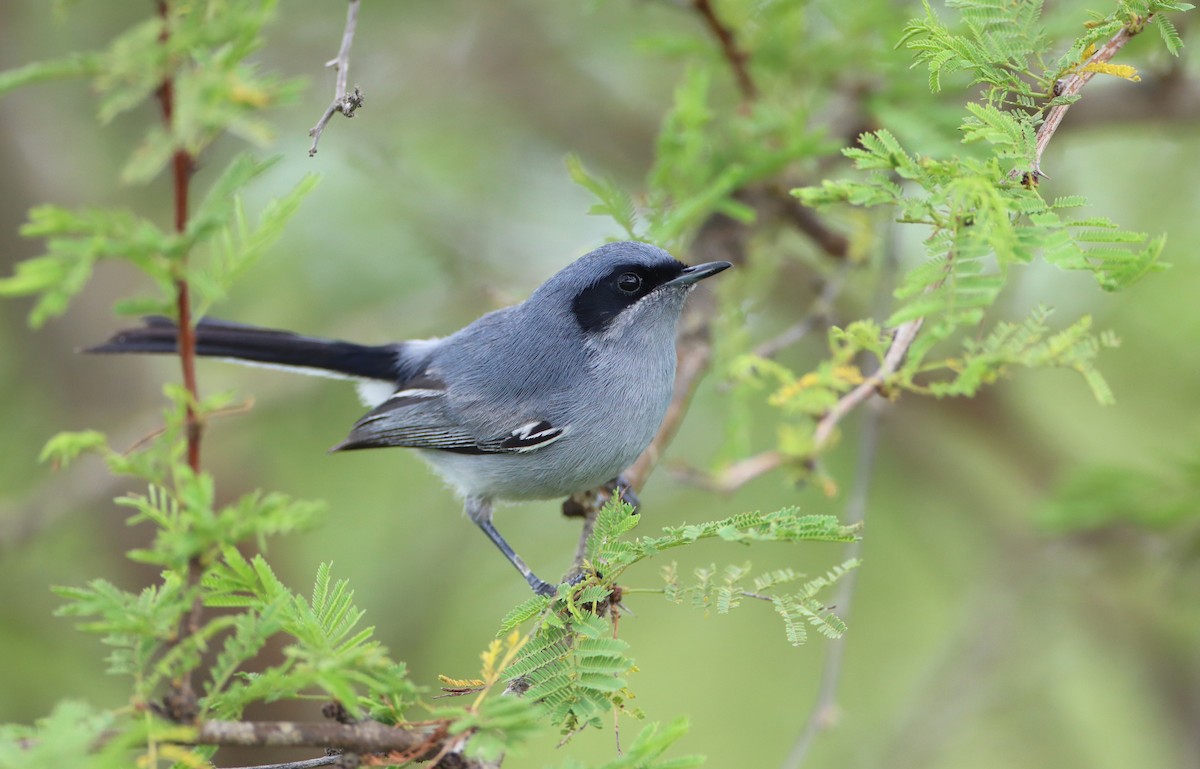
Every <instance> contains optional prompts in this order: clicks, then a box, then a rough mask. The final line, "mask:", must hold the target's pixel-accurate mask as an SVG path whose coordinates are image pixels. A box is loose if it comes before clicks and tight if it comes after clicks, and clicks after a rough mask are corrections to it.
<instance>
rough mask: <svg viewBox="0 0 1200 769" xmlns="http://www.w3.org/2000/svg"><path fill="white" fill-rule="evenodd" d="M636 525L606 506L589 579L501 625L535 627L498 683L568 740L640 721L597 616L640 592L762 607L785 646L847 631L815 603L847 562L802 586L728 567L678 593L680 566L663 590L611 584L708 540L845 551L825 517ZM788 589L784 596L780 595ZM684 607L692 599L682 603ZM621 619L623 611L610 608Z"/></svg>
mask: <svg viewBox="0 0 1200 769" xmlns="http://www.w3.org/2000/svg"><path fill="white" fill-rule="evenodd" d="M639 521H640V516H639V515H638V514H637V513H636V511H635V510H634V508H632V507H631V506H630V505H628V504H627V503H625V502H624V501H622V500H621V499H619V498H612V499H610V500H609V501H608V502H607V503H606V504H605V505H604V506H603V507H602V508H601V510H600V511H599V514H598V516H597V519H596V526H595V529H594V531H593V532H592V535H591V537H590V538H589V539H588V542H587V546H586V551H585V552H586V558H585V564H586V566H587V573H588V574H589V575H590V576H589V578H588V580H586V581H584V582H583V583H581V584H580V585H578V586H571V585H564V586H563V587H562V588H560V590H559V595H558V596H557V597H541V596H535V597H533V598H531V599H529V600H528V601H526V602H524V603H522V604H521V605H519V606H517V607H516V608H514V609H513V610H512V611H510V612H509V613H508V615H506V616H505V618H504V619H503V620H502V621H501V625H500V633H501V634H504V633H508V632H510V631H511V630H513V629H514V628H516V627H518V626H519V625H521V624H523V623H525V622H527V621H529V620H533V619H535V618H536V619H537V623H536V625H535V628H534V630H533V631H532V632H531V634H530V640H529V642H528V643H527V644H525V645H524V646H523V647H522V648H521V650H520V652H519V654H517V655H516V658H515V661H514V662H513V663H512V665H511V666H509V667H507V668H506V670H505V674H506V676H507V678H508V679H509V680H510V687H515V688H516V690H517V691H520V692H522V693H523V697H524V698H525V699H528V700H532V701H534V702H536V703H538V704H539V706H540V707H542V708H543V709H544V711H545V714H546V717H547V718H548V719H549V720H550V721H551V722H552V723H555V724H557V725H559V726H560V727H561V728H562V729H563V731H564V732H565V733H568V734H569V733H573V732H574V731H576V730H578V729H581V728H583V727H585V726H599V725H600V719H601V717H602V716H603V715H604V714H606V713H608V712H610V711H611V712H616V713H626V714H629V715H633V716H634V717H637V718H640V717H642V714H641V713H640V711H638V710H630V709H628V708H627V706H626V705H627V703H628V701H629V700H630V699H631V698H632V694H631V692H630V690H629V688H628V685H627V680H626V676H627V675H628V674H629V673H630V672H631V671H632V670H633V669H634V665H633V660H632V659H630V657H629V656H628V651H629V645H628V643H626V642H625V641H623V640H621V639H619V638H617V637H616V626H615V624H614V621H613V620H612V619H611V616H610V615H605V614H603V613H601V612H603V611H605V610H606V609H605V608H599V609H598V607H609V606H610V605H611V604H612V603H618V604H619V603H620V601H621V600H623V598H624V597H626V596H629V595H632V594H634V593H639V592H658V593H662V594H663V595H664V596H665V597H666V598H667V600H669V601H671V602H674V603H685V602H688V603H691V604H692V605H694V606H698V607H700V608H703V609H705V610H706V611H708V610H710V609H715V610H716V612H717V613H718V614H725V613H728V612H729V611H730V610H731V609H732V608H734V607H736V606H738V605H740V604H741V603H742V601H743V599H745V598H752V599H757V600H761V601H764V602H769V603H771V604H772V606H773V607H774V609H775V611H776V613H778V614H779V615H780V617H781V618H782V619H783V621H784V629H785V633H786V635H787V638H788V641H789V642H790V643H792V644H793V645H797V646H798V645H800V644H802V643H804V641H805V640H806V638H807V629H806V628H807V627H809V626H811V627H813V628H815V629H817V630H818V632H820V633H821V634H823V635H826V636H828V637H831V638H836V637H839V636H840V635H841V634H842V633H843V632H845V629H846V628H845V625H844V623H843V622H842V621H841V620H840V619H839V618H838V617H837V616H835V615H834V614H833V613H832V612H831V611H830V610H829V608H828V607H827V606H825V605H824V604H823V603H822V602H821V601H820V600H819V598H818V595H819V593H820V592H821V591H822V590H823V589H824V588H826V587H828V586H829V585H831V584H832V583H833V582H835V581H837V580H838V579H839V578H841V577H842V576H844V574H845V573H846V572H847V571H849V570H850V569H852V568H854V567H856V566H857V565H858V563H857V561H848V562H846V563H844V564H842V565H840V566H838V567H836V568H834V569H832V570H831V571H829V572H828V573H827V574H825V575H823V576H820V577H817V578H813V579H805V577H804V575H802V574H800V573H799V572H796V571H794V570H791V569H784V570H776V571H772V572H768V573H764V574H761V575H759V576H757V577H755V578H753V579H752V580H748V577H749V575H750V573H751V572H750V566H749V564H745V565H744V566H730V567H727V568H726V569H725V570H724V572H723V573H722V574H723V576H722V578H720V579H714V578H713V576H714V574H715V573H716V570H715V568H712V569H707V570H703V569H702V570H697V578H698V582H697V583H696V584H693V585H686V586H685V585H681V584H680V580H679V579H678V576H677V573H676V571H677V567H676V566H675V565H674V564H673V563H672V564H668V565H666V566H664V567H663V568H662V573H663V577H664V583H665V585H664V586H663V587H660V588H654V589H639V588H633V587H629V586H627V585H625V584H624V583H623V584H622V585H621V586H618V585H617V580H618V578H620V577H622V576H623V575H625V574H626V573H627V571H628V570H629V569H630V568H631V567H633V566H635V565H636V564H639V563H641V562H643V561H645V560H647V559H650V558H654V557H656V556H658V555H659V554H661V553H662V552H664V551H666V550H672V549H675V548H680V547H688V546H692V545H695V544H697V543H700V542H704V541H708V540H719V541H723V542H726V543H731V544H740V545H749V544H752V543H761V542H787V543H796V542H849V541H852V540H853V539H854V536H855V535H854V529H853V528H852V527H846V526H842V525H840V524H839V523H838V522H837V521H836V519H834V518H832V517H830V516H817V515H800V514H799V513H798V511H796V510H795V509H794V508H789V509H785V510H780V511H777V512H773V513H743V514H739V515H734V516H731V517H729V518H726V519H723V520H719V521H710V522H706V523H700V524H687V525H682V526H673V527H667V528H664V529H663V532H662V534H661V535H658V536H642V537H633V538H630V537H629V536H627V535H629V534H630V532H632V531H633V529H634V528H636V526H637V525H638V523H639ZM747 582H749V583H748V584H747ZM783 586H790V588H789V590H788V591H786V592H785V591H784V590H781V588H782V587H783ZM687 599H690V600H687ZM613 611H615V612H616V613H619V611H620V609H619V608H615V609H613Z"/></svg>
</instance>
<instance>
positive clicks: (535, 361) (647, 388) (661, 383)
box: [88, 242, 730, 595]
mask: <svg viewBox="0 0 1200 769" xmlns="http://www.w3.org/2000/svg"><path fill="white" fill-rule="evenodd" d="M729 266H730V264H729V262H709V263H708V264H701V265H697V266H695V267H688V266H687V265H685V264H683V263H681V262H679V261H677V260H675V259H674V258H673V257H672V256H671V255H670V254H668V253H667V252H666V251H663V250H662V249H660V248H656V247H654V246H651V245H648V244H646V243H635V242H621V243H609V244H607V245H605V246H602V247H600V248H598V249H596V250H595V251H592V252H591V253H589V254H587V255H585V256H583V257H581V258H579V259H578V260H576V261H575V262H573V263H572V264H570V265H568V266H567V267H565V268H564V269H562V270H561V271H559V272H558V273H556V274H555V275H554V276H553V277H551V278H550V279H549V280H547V281H546V282H545V283H543V284H542V285H541V286H540V287H538V289H537V290H536V291H534V292H533V294H532V295H531V296H530V297H529V298H528V299H527V300H525V301H524V302H522V303H520V304H517V305H514V306H512V307H506V308H504V309H501V310H496V311H495V312H490V313H488V314H486V315H484V316H483V317H481V318H479V319H478V320H476V321H475V322H473V323H471V324H470V325H469V326H467V327H465V328H463V329H462V330H460V331H458V332H456V333H454V334H451V335H450V336H448V337H445V338H443V339H422V340H411V341H405V342H396V343H394V344H384V345H377V346H373V345H360V344H354V343H351V342H341V341H335V340H330V339H318V338H313V337H307V336H300V335H298V334H293V333H291V332H287V331H275V330H271V329H263V328H256V327H252V326H245V325H240V324H235V323H227V322H224V321H217V320H211V319H204V320H201V321H200V322H199V323H198V324H197V325H196V354H197V355H202V356H207V357H213V358H226V359H229V360H232V361H234V362H238V363H248V364H252V365H264V366H271V367H280V368H285V369H288V370H292V371H299V372H301V373H308V374H316V375H319V376H327V377H334V378H339V379H351V380H356V381H358V382H359V385H360V386H359V393H360V395H361V396H362V397H363V400H364V401H366V402H367V405H369V406H372V407H373V408H372V409H371V411H369V412H367V414H366V415H364V416H363V417H362V418H361V419H359V420H358V422H357V423H355V425H354V427H353V428H352V429H351V431H350V435H349V436H348V437H347V438H346V440H344V441H342V442H341V443H339V444H338V445H337V446H335V447H334V449H333V450H334V451H348V450H351V449H371V448H379V447H383V446H406V447H409V448H414V449H417V451H418V453H419V454H420V455H421V456H422V457H423V458H424V459H425V460H426V461H427V462H429V464H430V465H432V466H433V468H434V470H435V471H437V472H438V473H439V474H440V475H441V476H442V477H443V478H444V479H445V480H446V482H447V483H448V484H449V485H450V486H451V487H453V488H454V489H456V490H457V491H458V492H459V494H460V495H462V497H463V498H464V500H465V506H466V512H467V515H468V516H469V517H470V518H471V520H472V521H474V522H475V524H476V525H478V526H479V528H480V529H482V530H483V532H484V533H485V534H487V536H488V538H489V539H491V540H492V542H493V543H495V545H496V547H498V548H500V551H501V552H503V553H504V555H505V557H507V558H508V560H509V562H511V563H512V565H513V566H515V567H516V568H517V570H518V571H520V572H521V575H522V576H523V577H524V578H525V580H526V581H527V582H528V583H529V586H530V587H532V588H533V590H534V591H535V592H537V593H539V594H541V595H553V594H554V593H555V590H556V588H555V587H554V586H553V585H551V584H549V583H547V582H544V581H542V580H540V579H538V577H537V576H536V575H535V574H534V573H533V572H532V571H531V570H530V569H529V567H528V566H526V565H525V562H524V561H522V560H521V559H520V557H518V556H517V554H516V553H515V552H513V549H512V548H511V547H510V546H509V545H508V543H507V542H505V541H504V538H503V537H501V536H500V532H498V531H497V530H496V527H495V526H494V525H493V524H492V507H493V502H494V501H495V500H527V499H551V498H555V497H565V496H568V495H571V494H575V493H578V492H582V491H587V490H589V489H592V488H596V487H598V486H601V485H603V484H605V483H606V482H611V481H613V480H614V479H616V478H617V476H619V475H620V473H621V472H622V471H624V470H625V469H626V468H627V467H628V466H629V465H630V464H632V462H633V461H634V459H636V458H637V456H638V455H639V454H640V453H641V452H642V451H643V450H644V449H645V448H646V447H647V446H648V445H649V444H650V441H651V439H653V437H654V435H655V433H656V432H657V430H658V427H659V424H660V423H661V422H662V419H663V415H664V414H665V413H666V409H667V405H668V403H669V402H670V400H671V393H672V389H673V387H674V382H675V327H676V324H677V322H678V320H679V315H680V312H681V311H682V309H683V303H684V300H685V299H686V298H687V295H688V294H689V293H690V292H691V290H692V288H694V287H695V285H696V283H697V282H698V281H700V280H703V279H704V278H707V277H710V276H712V275H716V274H717V273H718V272H721V271H722V270H724V269H726V268H727V267H729ZM176 338H177V329H176V327H175V325H174V324H173V323H172V322H171V321H170V320H167V319H165V318H147V319H146V321H145V326H143V327H141V328H136V329H130V330H127V331H121V332H119V333H117V334H116V335H114V336H113V337H112V338H111V339H110V340H109V341H108V342H105V343H104V344H102V345H99V346H97V347H93V348H91V349H90V350H88V352H93V353H174V352H175V351H176V344H177V342H176Z"/></svg>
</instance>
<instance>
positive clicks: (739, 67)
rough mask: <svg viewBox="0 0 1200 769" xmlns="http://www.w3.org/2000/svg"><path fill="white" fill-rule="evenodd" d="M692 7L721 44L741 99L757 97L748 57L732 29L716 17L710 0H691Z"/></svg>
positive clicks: (750, 99)
mask: <svg viewBox="0 0 1200 769" xmlns="http://www.w3.org/2000/svg"><path fill="white" fill-rule="evenodd" d="M692 7H693V8H695V9H696V12H697V13H699V14H700V17H701V18H702V19H704V24H705V26H707V27H708V31H709V32H711V33H712V34H713V37H715V38H716V39H717V42H718V43H720V44H721V53H722V54H723V55H724V56H725V60H726V61H728V62H729V67H730V68H731V69H732V70H733V76H734V78H736V79H737V84H738V90H739V91H741V92H742V99H743V100H744V101H747V102H751V101H754V100H755V99H757V98H758V86H756V85H755V84H754V80H753V78H751V77H750V69H749V68H748V67H747V61H748V60H749V58H750V57H749V56H748V55H747V54H746V52H745V51H743V50H742V49H740V48H738V46H737V41H736V40H734V39H733V30H731V29H730V28H729V27H728V26H726V25H725V24H724V22H722V21H721V20H720V19H719V18H717V13H716V11H715V10H713V7H712V2H711V0H692Z"/></svg>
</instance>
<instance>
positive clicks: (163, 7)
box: [158, 0, 201, 472]
mask: <svg viewBox="0 0 1200 769" xmlns="http://www.w3.org/2000/svg"><path fill="white" fill-rule="evenodd" d="M158 15H159V17H161V19H162V23H163V27H162V32H161V33H160V34H159V38H158V39H159V43H160V44H166V42H167V39H168V37H169V36H170V28H169V24H170V9H169V8H168V6H167V0H158ZM158 100H159V103H160V104H161V105H162V116H163V122H164V123H165V124H166V128H167V132H168V133H170V131H171V124H172V121H173V120H174V119H175V82H174V80H173V79H172V78H171V77H170V76H168V77H167V79H166V80H164V81H163V83H162V85H160V86H159V88H158ZM191 173H192V157H191V155H189V154H188V152H187V150H185V149H183V148H177V149H176V150H175V154H174V155H173V156H172V158H171V177H172V182H173V185H172V186H173V190H174V193H173V194H174V201H175V232H176V233H178V234H182V233H183V232H184V231H185V230H186V229H187V222H188V182H189V181H190V179H191ZM186 268H187V255H186V254H185V255H183V256H181V257H180V259H179V261H178V262H176V264H175V309H176V313H177V314H178V315H179V318H178V322H179V343H178V351H179V365H180V369H181V370H182V373H183V387H184V389H185V390H186V391H187V394H188V403H187V406H186V408H187V413H186V417H185V430H186V436H187V460H188V466H189V467H191V468H192V470H193V472H199V471H200V436H201V426H200V419H199V417H198V416H197V414H196V406H195V403H196V401H197V400H198V399H199V397H198V396H199V390H198V389H197V387H196V331H195V329H194V328H193V325H192V302H191V292H190V290H189V287H188V282H187V277H186Z"/></svg>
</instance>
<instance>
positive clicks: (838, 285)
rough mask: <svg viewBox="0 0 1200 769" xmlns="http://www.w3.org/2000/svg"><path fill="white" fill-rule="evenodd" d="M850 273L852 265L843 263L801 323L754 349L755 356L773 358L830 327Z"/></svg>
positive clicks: (826, 282) (827, 281) (827, 282)
mask: <svg viewBox="0 0 1200 769" xmlns="http://www.w3.org/2000/svg"><path fill="white" fill-rule="evenodd" d="M849 272H850V263H849V262H848V261H847V262H843V263H842V264H841V265H840V266H839V268H838V270H837V271H836V272H835V273H834V274H833V275H832V276H831V277H830V278H829V279H828V280H826V281H825V285H824V287H823V288H822V289H821V293H820V294H818V295H817V298H816V299H814V300H813V303H812V304H810V305H809V306H808V311H807V312H805V313H804V317H803V318H801V319H800V322H798V323H796V324H794V325H792V326H789V327H788V328H786V329H784V330H783V331H782V332H780V333H779V334H777V335H776V336H774V337H772V338H770V339H768V340H767V341H765V342H763V343H761V344H759V345H758V346H757V347H755V348H754V354H755V355H757V356H758V357H760V358H773V357H775V356H776V355H778V354H779V353H780V352H781V351H782V350H784V349H786V348H788V347H790V346H792V345H794V344H796V343H797V342H799V341H800V340H802V339H804V337H806V336H808V335H809V334H810V333H812V332H813V330H815V329H816V328H817V327H819V326H826V325H828V324H829V318H830V316H831V315H832V314H833V305H834V303H836V302H837V298H838V297H839V296H840V295H841V293H842V289H843V288H844V287H845V285H846V275H847V274H848V273H849Z"/></svg>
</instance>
